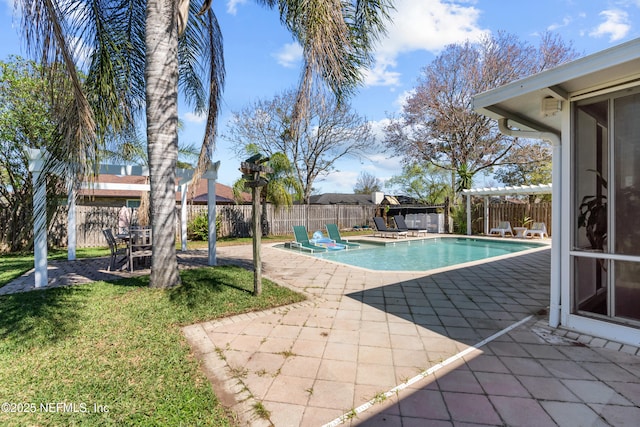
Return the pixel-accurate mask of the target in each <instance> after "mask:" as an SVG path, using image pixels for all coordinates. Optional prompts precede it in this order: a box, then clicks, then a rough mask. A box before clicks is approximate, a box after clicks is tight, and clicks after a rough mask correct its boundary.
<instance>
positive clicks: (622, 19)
mask: <svg viewBox="0 0 640 427" xmlns="http://www.w3.org/2000/svg"><path fill="white" fill-rule="evenodd" d="M600 16H602V17H603V18H604V22H602V23H601V24H600V25H598V27H597V28H596V29H595V30H593V31H591V32H590V33H589V35H590V36H593V37H602V36H606V35H608V36H609V41H610V42H614V41H616V40H620V39H622V38H624V37H625V36H626V35H627V34H628V33H629V31H630V30H631V25H630V24H629V15H628V14H627V12H625V11H623V10H619V9H610V10H603V11H602V12H600Z"/></svg>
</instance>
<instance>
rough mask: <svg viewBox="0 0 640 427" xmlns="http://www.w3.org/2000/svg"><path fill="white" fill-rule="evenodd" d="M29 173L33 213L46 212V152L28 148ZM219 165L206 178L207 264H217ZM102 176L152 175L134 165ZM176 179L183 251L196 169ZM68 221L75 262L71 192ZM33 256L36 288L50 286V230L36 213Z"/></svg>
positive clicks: (112, 186)
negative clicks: (43, 179)
mask: <svg viewBox="0 0 640 427" xmlns="http://www.w3.org/2000/svg"><path fill="white" fill-rule="evenodd" d="M27 154H28V155H29V171H30V172H31V173H32V179H33V210H34V212H45V211H46V208H45V205H46V194H47V189H46V188H45V185H44V184H43V182H42V181H41V180H40V174H41V173H42V171H43V168H44V163H45V156H46V155H47V153H46V151H44V150H38V149H29V150H28V153H27ZM219 167H220V162H219V161H217V162H211V163H210V164H209V165H208V167H207V170H206V171H205V173H204V174H203V175H202V178H203V179H206V180H207V207H208V223H209V248H208V250H209V256H208V265H216V220H215V218H216V180H217V179H218V168H219ZM99 173H100V174H110V175H126V176H149V169H148V168H147V167H145V166H131V165H106V164H102V165H100V168H99ZM176 177H177V180H178V184H177V185H176V192H178V191H180V192H181V210H180V240H181V243H182V244H181V250H183V251H185V250H187V190H188V187H189V185H190V184H191V183H192V182H193V170H191V169H177V170H176ZM83 187H84V188H89V189H96V190H98V189H99V190H134V191H149V185H148V184H117V183H92V184H87V183H84V184H83ZM67 205H68V208H69V209H68V214H67V215H68V222H67V259H69V260H75V259H76V193H75V191H74V190H72V191H71V192H70V193H69V195H68V198H67ZM33 236H34V241H33V255H34V268H35V274H34V279H35V287H36V288H42V287H44V286H46V285H47V283H48V274H47V267H48V261H47V227H46V218H45V215H38V214H34V216H33Z"/></svg>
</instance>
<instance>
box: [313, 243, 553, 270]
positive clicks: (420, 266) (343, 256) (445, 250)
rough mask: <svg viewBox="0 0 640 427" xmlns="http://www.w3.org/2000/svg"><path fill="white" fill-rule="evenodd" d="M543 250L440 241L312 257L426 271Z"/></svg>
mask: <svg viewBox="0 0 640 427" xmlns="http://www.w3.org/2000/svg"><path fill="white" fill-rule="evenodd" d="M539 247H541V245H540V244H536V243H529V242H515V241H513V240H507V241H496V240H486V239H473V238H464V237H460V238H458V237H437V238H433V239H423V240H412V241H407V242H397V243H393V244H386V245H372V244H363V245H362V246H361V247H360V248H359V249H355V250H345V251H332V252H323V253H317V254H313V255H311V256H314V257H316V258H323V259H327V260H332V261H336V262H340V263H344V264H349V265H353V266H356V267H363V268H368V269H371V270H384V271H394V270H402V271H424V270H431V269H434V268H440V267H447V266H451V265H455V264H462V263H465V262H470V261H477V260H481V259H485V258H491V257H496V256H500V255H506V254H510V253H514V252H519V251H524V250H527V249H533V248H539Z"/></svg>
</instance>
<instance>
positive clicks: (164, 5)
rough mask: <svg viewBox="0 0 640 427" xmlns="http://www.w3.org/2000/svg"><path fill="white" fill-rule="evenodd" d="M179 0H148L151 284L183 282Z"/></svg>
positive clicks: (173, 284) (168, 284)
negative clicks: (178, 210)
mask: <svg viewBox="0 0 640 427" xmlns="http://www.w3.org/2000/svg"><path fill="white" fill-rule="evenodd" d="M176 5H177V2H176V1H175V0H148V1H147V22H146V69H145V78H146V97H147V100H146V110H147V111H146V112H147V143H148V151H149V178H150V185H151V201H150V202H151V203H150V207H151V227H152V229H153V255H152V259H151V260H152V261H151V278H150V283H149V284H150V286H152V287H158V288H168V287H172V286H176V285H178V284H179V283H180V275H179V274H178V260H177V258H176V245H175V206H176V199H175V175H176V162H177V158H178V104H177V103H178V28H177V25H176V19H177V12H176V10H177V9H176Z"/></svg>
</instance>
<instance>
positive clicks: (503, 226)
mask: <svg viewBox="0 0 640 427" xmlns="http://www.w3.org/2000/svg"><path fill="white" fill-rule="evenodd" d="M507 233H509V234H511V237H513V236H515V235H514V234H513V230H512V229H511V223H510V222H509V221H502V222H500V223H499V224H498V226H497V227H495V228H492V229H491V230H489V235H492V234H499V235H500V236H502V237H504V235H505V234H507Z"/></svg>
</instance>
